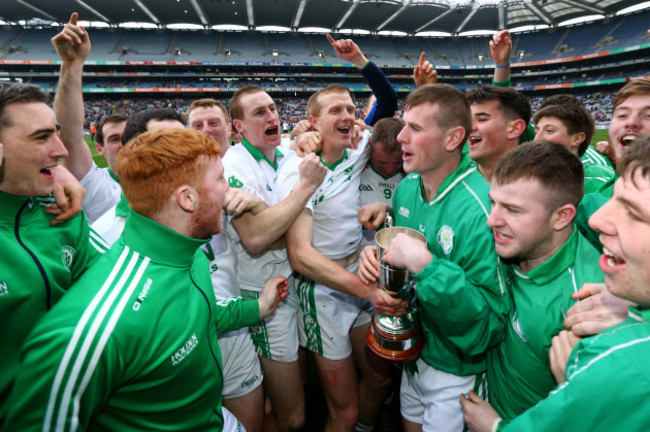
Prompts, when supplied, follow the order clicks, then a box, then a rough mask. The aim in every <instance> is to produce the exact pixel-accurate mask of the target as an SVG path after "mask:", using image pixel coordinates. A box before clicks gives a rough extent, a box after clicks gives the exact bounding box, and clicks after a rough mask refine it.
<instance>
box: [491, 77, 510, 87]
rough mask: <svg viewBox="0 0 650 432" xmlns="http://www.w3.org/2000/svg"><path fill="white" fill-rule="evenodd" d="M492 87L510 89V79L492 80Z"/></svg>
mask: <svg viewBox="0 0 650 432" xmlns="http://www.w3.org/2000/svg"><path fill="white" fill-rule="evenodd" d="M492 85H493V86H497V87H512V82H511V80H510V78H508V79H507V80H505V81H494V80H492Z"/></svg>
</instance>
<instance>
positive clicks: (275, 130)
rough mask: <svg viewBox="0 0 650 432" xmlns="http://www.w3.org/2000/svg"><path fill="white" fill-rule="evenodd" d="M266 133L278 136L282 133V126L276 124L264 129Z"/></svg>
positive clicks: (270, 135)
mask: <svg viewBox="0 0 650 432" xmlns="http://www.w3.org/2000/svg"><path fill="white" fill-rule="evenodd" d="M264 134H265V135H266V136H268V137H276V136H278V135H280V126H279V125H274V126H271V127H269V128H266V129H265V130H264Z"/></svg>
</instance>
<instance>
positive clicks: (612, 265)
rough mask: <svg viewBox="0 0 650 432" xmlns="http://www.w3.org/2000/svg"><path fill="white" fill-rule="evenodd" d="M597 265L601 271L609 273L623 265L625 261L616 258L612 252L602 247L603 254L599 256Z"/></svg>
mask: <svg viewBox="0 0 650 432" xmlns="http://www.w3.org/2000/svg"><path fill="white" fill-rule="evenodd" d="M599 264H600V268H601V270H602V271H604V272H605V273H609V272H611V271H612V270H615V269H617V268H618V267H621V266H623V265H625V260H623V259H622V258H619V257H617V256H616V255H615V254H614V252H612V251H611V250H609V249H607V248H606V247H604V246H603V254H602V255H601V256H600V261H599Z"/></svg>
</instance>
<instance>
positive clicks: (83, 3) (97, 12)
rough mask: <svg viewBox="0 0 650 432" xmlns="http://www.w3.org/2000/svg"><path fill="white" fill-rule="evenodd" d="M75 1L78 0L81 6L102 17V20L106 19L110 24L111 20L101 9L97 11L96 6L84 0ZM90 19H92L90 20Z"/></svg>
mask: <svg viewBox="0 0 650 432" xmlns="http://www.w3.org/2000/svg"><path fill="white" fill-rule="evenodd" d="M75 1H76V2H77V3H78V4H79V5H80V6H81V7H83V8H86V9H88V10H89V11H90V12H91V13H93V14H95V15H96V16H98V17H99V18H101V19H102V20H104V22H107V23H109V24H110V20H109V19H108V18H106V17H105V16H104V15H102V14H101V13H100V12H99V11H97V10H96V9H95V8H93V7H91V6H90V5H89V4H87V3H86V2H84V1H83V0H75ZM88 21H90V20H88Z"/></svg>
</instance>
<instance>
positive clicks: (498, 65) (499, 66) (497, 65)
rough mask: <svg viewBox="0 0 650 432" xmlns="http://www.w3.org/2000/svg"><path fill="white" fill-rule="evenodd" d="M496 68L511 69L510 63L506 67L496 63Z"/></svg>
mask: <svg viewBox="0 0 650 432" xmlns="http://www.w3.org/2000/svg"><path fill="white" fill-rule="evenodd" d="M494 67H498V68H507V67H510V63H508V64H505V65H500V64H496V63H494Z"/></svg>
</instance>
